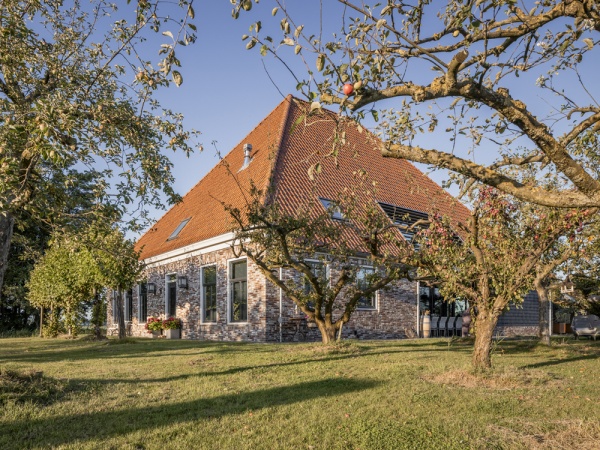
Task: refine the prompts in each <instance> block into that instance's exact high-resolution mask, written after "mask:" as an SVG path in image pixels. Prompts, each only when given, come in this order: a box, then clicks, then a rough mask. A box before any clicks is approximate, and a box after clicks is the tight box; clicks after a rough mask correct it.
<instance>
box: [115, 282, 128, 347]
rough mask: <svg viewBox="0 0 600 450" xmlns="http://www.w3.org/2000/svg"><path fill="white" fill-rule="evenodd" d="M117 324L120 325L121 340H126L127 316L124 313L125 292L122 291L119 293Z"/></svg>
mask: <svg viewBox="0 0 600 450" xmlns="http://www.w3.org/2000/svg"><path fill="white" fill-rule="evenodd" d="M117 323H118V325H119V339H125V338H126V337H127V330H126V329H125V314H124V313H123V291H121V290H120V289H119V290H118V291H117Z"/></svg>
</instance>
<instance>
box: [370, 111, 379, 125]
mask: <svg viewBox="0 0 600 450" xmlns="http://www.w3.org/2000/svg"><path fill="white" fill-rule="evenodd" d="M371 115H372V116H373V120H375V122H379V112H378V111H377V110H375V109H372V110H371Z"/></svg>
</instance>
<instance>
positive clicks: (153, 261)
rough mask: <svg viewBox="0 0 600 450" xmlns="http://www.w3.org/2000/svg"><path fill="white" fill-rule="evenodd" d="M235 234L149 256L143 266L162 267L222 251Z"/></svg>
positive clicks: (227, 246)
mask: <svg viewBox="0 0 600 450" xmlns="http://www.w3.org/2000/svg"><path fill="white" fill-rule="evenodd" d="M234 237H235V233H232V232H229V233H225V234H220V235H219V236H215V237H211V238H209V239H205V240H203V241H200V242H195V243H193V244H190V245H186V246H185V247H181V248H177V249H175V250H171V251H169V252H166V253H161V254H160V255H156V256H151V257H150V258H146V259H145V260H144V264H145V265H146V267H147V268H151V267H156V266H162V265H163V264H168V263H172V262H176V261H181V260H182V259H187V258H191V257H194V256H199V255H202V254H204V253H210V252H214V251H217V250H223V249H226V248H229V247H231V243H232V242H233V238H234Z"/></svg>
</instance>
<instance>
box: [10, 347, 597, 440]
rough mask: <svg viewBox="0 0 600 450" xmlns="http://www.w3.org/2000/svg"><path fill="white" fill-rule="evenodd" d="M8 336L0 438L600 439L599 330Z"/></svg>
mask: <svg viewBox="0 0 600 450" xmlns="http://www.w3.org/2000/svg"><path fill="white" fill-rule="evenodd" d="M554 344H555V345H554V346H553V347H552V348H544V347H541V346H537V345H536V343H535V342H530V341H503V342H500V343H499V344H498V346H497V347H496V348H495V352H494V356H493V363H494V365H495V369H494V371H493V372H492V373H491V374H488V375H486V376H479V377H475V376H473V375H472V374H471V373H470V372H469V364H470V352H471V347H470V345H469V343H465V342H461V341H450V340H445V339H430V340H405V341H379V342H375V341H354V342H352V343H345V344H342V345H340V346H338V347H334V348H325V347H322V346H321V345H317V344H242V343H208V342H194V341H167V340H151V339H133V340H127V341H126V342H125V343H119V342H118V341H116V340H110V341H108V342H106V341H105V342H93V341H89V340H75V341H68V340H42V339H37V338H23V339H1V340H0V403H1V404H2V409H1V412H0V449H12V448H16V449H21V448H115V449H122V448H125V449H127V448H130V449H165V448H182V449H196V448H206V449H274V448H284V449H288V448H289V449H402V448H407V449H438V448H439V449H453V448H456V449H465V448H474V449H482V448H486V449H487V448H494V449H496V448H497V449H504V448H507V449H513V448H515V449H516V448H523V449H532V448H548V449H572V448H580V449H600V359H599V358H598V357H599V356H600V341H599V342H593V341H587V340H582V341H574V340H570V339H567V340H559V341H555V343H554Z"/></svg>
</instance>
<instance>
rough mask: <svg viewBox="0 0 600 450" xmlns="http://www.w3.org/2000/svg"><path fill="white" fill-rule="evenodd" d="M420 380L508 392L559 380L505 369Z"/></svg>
mask: <svg viewBox="0 0 600 450" xmlns="http://www.w3.org/2000/svg"><path fill="white" fill-rule="evenodd" d="M422 379H424V380H426V381H429V382H431V383H436V384H445V385H449V386H458V387H463V388H480V387H484V388H488V389H499V390H510V389H516V388H522V387H527V386H544V385H555V384H557V383H559V382H560V379H559V378H558V377H557V376H556V375H553V374H551V373H548V372H544V371H542V370H533V369H519V368H515V367H506V368H502V369H497V370H493V371H489V372H486V373H473V372H470V371H468V370H460V369H459V370H450V371H448V372H443V373H436V374H428V375H424V376H422Z"/></svg>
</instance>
